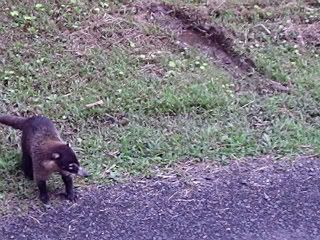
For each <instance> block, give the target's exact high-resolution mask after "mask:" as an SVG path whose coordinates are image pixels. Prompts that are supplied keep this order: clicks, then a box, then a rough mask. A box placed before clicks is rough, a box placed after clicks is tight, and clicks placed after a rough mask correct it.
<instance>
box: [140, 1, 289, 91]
mask: <svg viewBox="0 0 320 240" xmlns="http://www.w3.org/2000/svg"><path fill="white" fill-rule="evenodd" d="M143 11H144V12H145V18H146V19H148V21H152V22H156V23H158V24H159V25H160V26H161V27H162V28H164V29H169V30H170V31H172V32H175V33H176V34H177V40H178V41H179V42H181V43H182V44H181V46H180V47H186V46H189V47H195V48H197V49H199V50H200V51H202V52H203V53H204V54H206V55H208V56H209V57H211V58H212V60H213V62H214V63H215V64H216V65H218V66H220V67H222V68H223V69H225V70H226V71H227V72H229V73H230V74H231V76H232V77H233V78H234V79H235V80H236V83H238V88H239V90H254V91H257V92H258V93H261V94H266V93H273V92H289V91H290V89H289V87H288V86H284V85H282V84H281V83H279V82H276V81H274V80H271V79H268V78H267V77H266V76H264V75H263V73H261V72H259V70H258V68H257V67H256V65H255V63H254V61H253V60H252V59H250V58H249V57H248V56H245V54H243V53H239V52H237V51H236V48H235V44H234V34H233V33H232V32H230V31H229V30H228V29H226V28H225V27H223V26H219V25H217V24H214V23H212V22H211V21H208V20H207V19H206V17H205V15H204V14H203V13H197V12H194V11H192V10H190V9H180V8H177V7H176V6H174V5H169V4H151V5H150V6H149V7H147V10H146V9H143V8H142V12H143ZM140 19H141V17H140ZM243 79H246V81H242V82H241V80H243ZM248 80H249V81H248Z"/></svg>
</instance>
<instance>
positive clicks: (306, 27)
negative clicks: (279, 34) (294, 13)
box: [285, 22, 320, 47]
mask: <svg viewBox="0 0 320 240" xmlns="http://www.w3.org/2000/svg"><path fill="white" fill-rule="evenodd" d="M285 38H286V40H288V41H290V42H295V43H297V44H299V45H300V46H302V47H305V46H314V47H320V23H319V22H314V23H311V24H292V25H291V26H289V27H288V28H287V29H286V30H285Z"/></svg>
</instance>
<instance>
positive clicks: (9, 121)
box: [0, 115, 27, 130]
mask: <svg viewBox="0 0 320 240" xmlns="http://www.w3.org/2000/svg"><path fill="white" fill-rule="evenodd" d="M26 120H27V118H24V117H16V116H9V115H0V123H2V124H5V125H8V126H10V127H13V128H15V129H20V130H22V128H23V126H24V123H25V122H26Z"/></svg>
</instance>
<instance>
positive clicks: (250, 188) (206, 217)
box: [0, 157, 320, 240]
mask: <svg viewBox="0 0 320 240" xmlns="http://www.w3.org/2000/svg"><path fill="white" fill-rule="evenodd" d="M319 175H320V161H319V159H316V158H307V157H304V158H300V159H298V160H296V161H294V162H289V161H287V162H284V161H281V162H276V161H274V160H273V159H272V158H267V157H266V158H261V159H251V160H246V161H245V162H234V163H233V164H231V165H230V166H227V167H222V168H215V167H211V166H208V165H206V164H200V165H199V164H197V165H193V164H183V165H181V166H180V167H178V168H176V169H174V170H173V171H171V172H167V173H161V174H160V173H159V174H158V176H157V177H155V178H152V179H148V180H143V179H142V180H140V181H138V180H136V181H134V182H131V183H128V184H118V185H115V186H110V187H101V188H99V187H95V188H93V189H91V190H90V191H81V192H80V199H79V200H78V202H77V203H75V204H71V203H68V202H63V204H61V205H60V206H57V207H52V208H48V209H46V210H44V209H42V208H35V209H34V210H33V211H31V212H30V213H29V214H27V215H25V216H11V217H10V216H9V217H5V218H2V219H1V220H0V225H1V228H0V231H2V233H1V239H3V240H7V239H18V240H20V239H37V240H45V239H136V240H137V239H224V240H228V239H281V240H283V239H304V240H306V239H307V240H309V239H320V225H319V222H320V215H319V212H320V208H319V203H320V191H319V190H320V189H319V183H320V179H319Z"/></svg>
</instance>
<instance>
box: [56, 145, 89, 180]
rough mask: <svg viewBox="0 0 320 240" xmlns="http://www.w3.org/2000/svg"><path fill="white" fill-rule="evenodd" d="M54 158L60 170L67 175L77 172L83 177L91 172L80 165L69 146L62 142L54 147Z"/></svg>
mask: <svg viewBox="0 0 320 240" xmlns="http://www.w3.org/2000/svg"><path fill="white" fill-rule="evenodd" d="M51 158H52V160H53V161H54V162H55V163H56V164H57V166H58V168H59V171H61V172H62V173H63V174H65V175H70V174H76V175H79V176H82V177H88V176H89V174H88V173H87V172H86V171H85V170H84V169H83V168H82V167H81V166H80V163H79V161H78V159H77V157H76V155H75V153H74V152H73V150H72V149H71V147H70V146H69V144H61V145H59V146H56V147H55V149H53V152H52V156H51Z"/></svg>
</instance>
